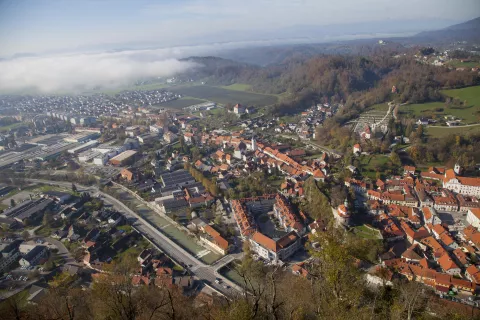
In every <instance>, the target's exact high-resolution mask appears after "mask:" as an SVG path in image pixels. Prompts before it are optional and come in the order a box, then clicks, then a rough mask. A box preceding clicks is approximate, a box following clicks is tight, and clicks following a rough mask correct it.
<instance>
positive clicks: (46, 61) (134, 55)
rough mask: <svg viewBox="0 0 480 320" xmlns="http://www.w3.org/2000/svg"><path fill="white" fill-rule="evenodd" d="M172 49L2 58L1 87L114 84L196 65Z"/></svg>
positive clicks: (48, 88) (51, 88)
mask: <svg viewBox="0 0 480 320" xmlns="http://www.w3.org/2000/svg"><path fill="white" fill-rule="evenodd" d="M173 53H174V52H172V51H169V50H141V51H124V52H116V53H97V54H73V55H63V56H47V57H28V58H17V59H11V60H3V61H0V70H2V72H0V88H1V89H2V91H7V92H12V91H17V92H18V91H23V90H30V91H31V90H35V91H39V92H43V93H51V92H59V91H61V92H63V91H81V90H85V89H90V88H96V87H100V88H114V87H120V86H125V85H128V84H131V83H132V82H133V81H135V80H138V79H145V78H151V77H169V76H173V75H175V74H178V73H181V72H185V71H187V70H189V69H192V68H195V67H196V65H195V64H194V63H191V62H187V61H179V60H178V59H175V58H174V56H175V55H174V54H173Z"/></svg>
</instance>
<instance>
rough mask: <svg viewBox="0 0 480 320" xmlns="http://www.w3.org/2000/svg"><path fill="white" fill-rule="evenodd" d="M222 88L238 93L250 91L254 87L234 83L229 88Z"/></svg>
mask: <svg viewBox="0 0 480 320" xmlns="http://www.w3.org/2000/svg"><path fill="white" fill-rule="evenodd" d="M221 88H224V89H228V90H236V91H250V89H252V86H251V85H249V84H245V83H234V84H231V85H229V86H222V87H221Z"/></svg>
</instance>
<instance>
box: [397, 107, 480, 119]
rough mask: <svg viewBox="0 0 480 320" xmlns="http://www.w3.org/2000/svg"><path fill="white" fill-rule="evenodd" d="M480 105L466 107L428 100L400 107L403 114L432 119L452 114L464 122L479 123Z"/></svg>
mask: <svg viewBox="0 0 480 320" xmlns="http://www.w3.org/2000/svg"><path fill="white" fill-rule="evenodd" d="M479 112H480V105H479V106H475V105H467V106H465V107H463V106H459V107H446V106H445V103H443V102H428V103H421V104H409V105H406V106H401V107H400V113H401V114H408V115H410V116H414V117H415V118H419V117H427V118H432V119H444V116H447V115H450V116H454V117H457V118H460V119H462V122H463V123H466V124H471V123H477V122H478V121H479V120H480V118H479V117H480V113H479Z"/></svg>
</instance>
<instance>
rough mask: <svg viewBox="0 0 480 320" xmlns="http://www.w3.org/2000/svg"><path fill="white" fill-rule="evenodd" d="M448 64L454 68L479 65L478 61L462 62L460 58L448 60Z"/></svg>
mask: <svg viewBox="0 0 480 320" xmlns="http://www.w3.org/2000/svg"><path fill="white" fill-rule="evenodd" d="M448 64H449V65H451V66H452V67H455V68H475V67H479V66H480V63H479V62H475V61H469V62H462V61H460V60H453V61H450V62H449V63H448Z"/></svg>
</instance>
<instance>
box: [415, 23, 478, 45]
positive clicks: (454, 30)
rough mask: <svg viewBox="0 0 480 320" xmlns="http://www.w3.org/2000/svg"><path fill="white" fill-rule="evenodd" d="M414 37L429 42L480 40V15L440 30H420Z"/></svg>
mask: <svg viewBox="0 0 480 320" xmlns="http://www.w3.org/2000/svg"><path fill="white" fill-rule="evenodd" d="M415 38H416V39H417V40H421V41H425V42H430V43H433V42H438V43H446V42H451V41H480V17H478V18H476V19H472V20H469V21H466V22H463V23H460V24H456V25H453V26H450V27H447V28H444V29H441V30H435V31H425V32H421V33H419V34H417V35H416V36H415Z"/></svg>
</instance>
